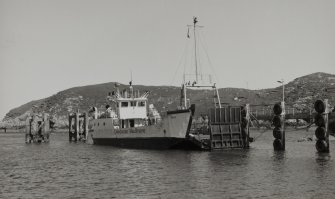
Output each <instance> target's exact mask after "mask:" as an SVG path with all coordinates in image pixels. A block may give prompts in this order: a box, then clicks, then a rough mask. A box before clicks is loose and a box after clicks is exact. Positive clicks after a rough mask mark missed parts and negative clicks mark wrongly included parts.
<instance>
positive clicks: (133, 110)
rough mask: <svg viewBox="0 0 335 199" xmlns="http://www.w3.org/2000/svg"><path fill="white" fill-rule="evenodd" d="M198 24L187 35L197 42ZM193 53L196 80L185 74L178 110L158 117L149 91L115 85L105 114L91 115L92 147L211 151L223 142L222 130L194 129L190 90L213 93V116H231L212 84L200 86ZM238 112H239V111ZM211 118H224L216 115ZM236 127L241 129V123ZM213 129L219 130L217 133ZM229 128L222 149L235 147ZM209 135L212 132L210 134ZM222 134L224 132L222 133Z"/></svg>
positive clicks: (191, 27)
mask: <svg viewBox="0 0 335 199" xmlns="http://www.w3.org/2000/svg"><path fill="white" fill-rule="evenodd" d="M197 22H198V21H197V18H196V17H194V18H193V25H188V28H189V29H188V35H187V37H188V38H189V37H190V36H189V30H190V29H193V31H194V34H193V35H194V42H195V43H196V38H195V37H196V33H195V31H196V28H197V27H201V26H197V25H196V23H197ZM194 46H195V45H194ZM194 50H195V51H194V55H195V76H194V77H195V78H194V80H191V81H189V80H188V79H186V78H185V77H186V75H185V74H184V81H183V84H182V86H181V96H180V106H178V107H177V108H176V110H170V111H166V112H162V113H161V114H159V113H158V112H157V111H156V110H155V108H154V107H153V105H151V104H148V96H149V94H150V92H148V91H147V92H144V93H142V94H140V92H139V91H138V90H135V89H134V87H133V85H132V81H130V83H129V86H128V88H127V89H123V90H122V91H120V88H119V86H118V85H117V84H116V85H115V88H116V91H113V92H111V93H109V94H108V96H107V100H108V102H109V103H110V104H111V106H110V105H106V108H105V110H104V111H103V113H102V114H99V111H98V110H97V108H94V107H93V108H92V111H91V112H94V118H93V119H92V120H91V121H90V126H91V129H90V132H91V137H92V140H93V144H97V145H112V146H116V147H123V148H140V149H200V150H211V148H215V146H218V145H217V144H216V143H214V142H216V141H215V139H216V138H217V137H220V138H221V139H223V138H224V136H221V134H218V132H216V130H217V129H220V128H221V127H218V126H215V125H212V126H210V125H209V123H207V124H205V125H203V126H201V127H198V128H192V126H193V124H192V121H193V116H194V113H195V108H196V107H195V105H194V104H191V102H190V98H189V96H188V90H189V89H212V90H214V92H213V94H214V95H213V99H214V103H213V104H214V105H213V107H214V112H213V111H212V112H213V113H214V115H215V114H216V112H217V113H220V114H221V112H222V113H226V115H227V113H228V112H227V111H224V110H228V109H224V110H223V109H222V107H221V102H220V96H219V92H218V90H217V88H216V86H215V83H214V84H211V82H210V83H209V84H200V79H202V77H203V75H202V74H200V73H199V70H198V64H197V57H196V56H197V50H196V48H195V49H194ZM221 109H222V111H221ZM216 110H218V111H216ZM215 111H216V112H215ZM239 111H240V109H239V110H238V112H239ZM212 115H213V114H212ZM239 117H240V116H239ZM212 118H213V119H214V118H221V117H216V116H214V117H212ZM222 118H223V117H222ZM224 118H226V117H224ZM213 119H212V120H213ZM213 121H214V120H213ZM234 121H235V120H234ZM214 122H216V125H217V124H219V123H218V122H217V121H214ZM225 122H226V121H225ZM238 122H239V121H238ZM238 122H237V123H238ZM235 123H236V122H235ZM213 124H214V123H213ZM234 125H237V126H238V127H239V125H240V124H234ZM216 127H217V128H216ZM210 128H213V130H211V131H209V129H210ZM214 128H215V129H216V130H214ZM222 128H223V127H222ZM199 129H200V130H201V131H203V133H201V132H199ZM228 129H230V130H229V132H227V133H228V134H227V136H229V140H228V141H227V142H226V141H222V140H219V141H217V142H220V143H221V145H220V146H222V147H223V146H233V144H232V143H233V142H234V141H233V140H232V139H233V138H234V136H233V132H231V131H232V130H231V129H233V128H232V127H229V128H228ZM239 129H240V128H239ZM209 132H211V134H210V135H209ZM219 133H224V132H221V131H220V132H219ZM200 134H202V135H204V136H207V138H203V137H201V136H200ZM212 134H213V135H212ZM216 134H218V135H219V136H217V135H216ZM239 135H240V132H239ZM225 136H226V135H225ZM240 137H241V136H240ZM241 139H242V138H241ZM225 143H229V144H225ZM238 143H240V139H239V140H238ZM234 146H235V145H234ZM237 146H238V147H240V146H241V144H238V145H237Z"/></svg>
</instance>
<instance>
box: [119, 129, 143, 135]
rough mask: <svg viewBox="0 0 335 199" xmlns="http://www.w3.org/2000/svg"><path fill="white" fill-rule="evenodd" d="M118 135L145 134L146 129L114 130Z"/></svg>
mask: <svg viewBox="0 0 335 199" xmlns="http://www.w3.org/2000/svg"><path fill="white" fill-rule="evenodd" d="M114 132H115V133H116V134H127V133H140V134H143V133H145V129H120V130H114Z"/></svg>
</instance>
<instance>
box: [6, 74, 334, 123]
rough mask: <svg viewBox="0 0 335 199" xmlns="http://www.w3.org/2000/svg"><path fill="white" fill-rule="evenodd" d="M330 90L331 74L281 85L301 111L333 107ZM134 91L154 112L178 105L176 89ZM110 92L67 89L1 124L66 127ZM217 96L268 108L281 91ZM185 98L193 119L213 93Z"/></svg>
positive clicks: (109, 86) (110, 86) (103, 87)
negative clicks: (43, 117)
mask: <svg viewBox="0 0 335 199" xmlns="http://www.w3.org/2000/svg"><path fill="white" fill-rule="evenodd" d="M330 86H333V87H334V86H335V75H333V74H327V73H313V74H310V75H306V76H303V77H299V78H296V79H294V80H293V81H291V82H289V83H287V84H286V85H285V96H286V97H285V101H286V103H287V104H288V106H291V107H294V108H295V109H297V110H301V111H306V110H309V109H310V108H311V107H313V103H314V101H315V100H316V99H324V98H328V99H329V102H330V103H331V104H332V105H334V104H335V96H334V95H335V94H334V93H333V94H331V93H327V92H325V88H327V87H330ZM127 87H128V86H127V85H122V84H121V85H120V87H119V89H120V90H123V89H125V88H127ZM134 88H135V90H139V91H140V92H141V93H142V92H144V91H150V96H149V103H150V104H154V106H155V107H156V108H157V109H158V111H166V110H171V109H175V108H177V106H178V105H179V102H180V88H179V87H174V86H144V85H134ZM113 90H115V82H108V83H104V84H96V85H89V86H82V87H74V88H70V89H67V90H64V91H61V92H58V93H57V94H55V95H52V96H50V97H48V98H45V99H39V100H35V101H31V102H29V103H26V104H24V105H22V106H20V107H17V108H14V109H12V110H10V111H9V112H8V113H7V114H6V116H5V118H4V119H3V122H2V123H3V125H6V126H8V127H10V126H17V125H22V124H23V123H24V122H23V121H24V120H25V119H26V117H27V115H28V114H30V113H32V112H34V113H43V112H47V113H49V114H50V115H51V116H52V117H53V119H54V120H55V121H56V126H58V127H62V126H66V125H67V116H68V114H69V113H71V112H74V111H76V110H78V109H79V110H81V111H87V110H88V109H89V108H90V107H92V106H96V107H100V108H103V107H105V105H106V103H107V102H106V96H107V93H108V92H111V91H113ZM219 94H220V97H221V102H222V103H227V104H230V105H237V104H245V103H249V104H251V105H262V106H263V107H270V106H271V104H273V103H275V102H278V101H281V99H282V87H281V86H278V87H276V88H271V89H261V90H248V89H242V88H221V89H219ZM189 96H190V98H191V103H194V104H196V107H197V108H196V114H197V115H200V114H205V113H207V109H208V108H209V107H210V106H212V105H213V91H210V90H190V92H189Z"/></svg>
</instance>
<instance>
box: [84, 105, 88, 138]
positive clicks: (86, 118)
mask: <svg viewBox="0 0 335 199" xmlns="http://www.w3.org/2000/svg"><path fill="white" fill-rule="evenodd" d="M84 132H85V140H87V139H88V113H87V112H85V113H84Z"/></svg>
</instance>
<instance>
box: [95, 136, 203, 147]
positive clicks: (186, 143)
mask: <svg viewBox="0 0 335 199" xmlns="http://www.w3.org/2000/svg"><path fill="white" fill-rule="evenodd" d="M93 143H94V144H96V145H109V146H114V147H120V148H132V149H185V150H202V148H201V147H200V146H199V145H196V144H195V143H193V142H192V141H191V140H188V139H187V138H168V137H165V138H161V137H156V138H155V137H152V138H93Z"/></svg>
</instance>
